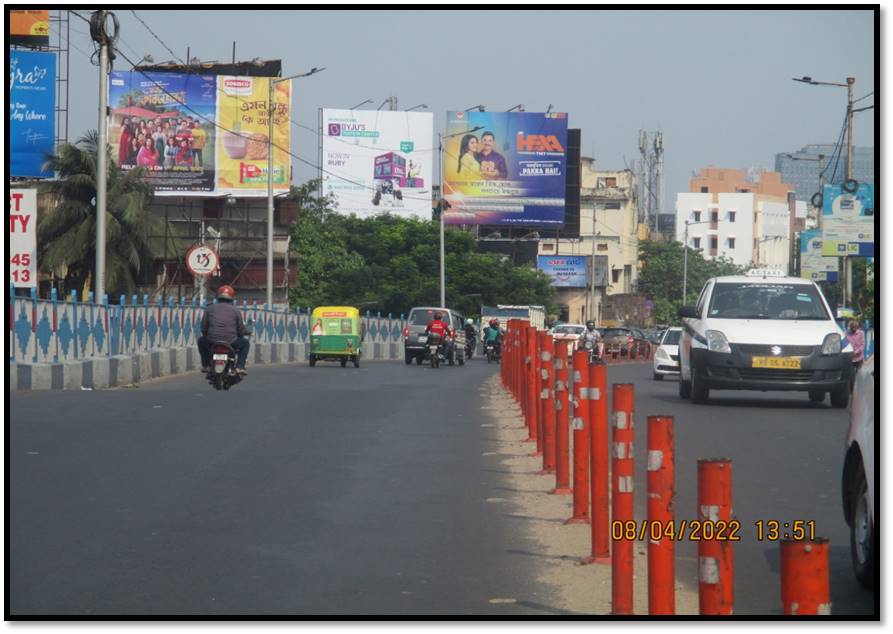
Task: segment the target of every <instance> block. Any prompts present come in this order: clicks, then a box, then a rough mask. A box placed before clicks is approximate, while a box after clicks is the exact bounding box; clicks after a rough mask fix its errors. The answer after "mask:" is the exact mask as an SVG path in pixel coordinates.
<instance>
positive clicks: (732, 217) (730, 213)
mask: <svg viewBox="0 0 893 634" xmlns="http://www.w3.org/2000/svg"><path fill="white" fill-rule="evenodd" d="M729 222H735V212H734V211H730V212H729Z"/></svg>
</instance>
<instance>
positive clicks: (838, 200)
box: [822, 183, 874, 257]
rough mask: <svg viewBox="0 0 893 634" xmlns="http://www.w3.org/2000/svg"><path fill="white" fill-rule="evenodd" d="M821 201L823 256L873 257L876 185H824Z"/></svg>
mask: <svg viewBox="0 0 893 634" xmlns="http://www.w3.org/2000/svg"><path fill="white" fill-rule="evenodd" d="M822 200H823V202H822V231H823V232H824V235H823V236H822V255H824V256H829V257H844V256H848V255H857V256H866V257H874V185H869V184H868V183H860V184H859V187H858V188H857V189H856V191H854V192H852V193H849V192H846V191H844V190H843V188H842V186H841V185H825V191H824V192H823V196H822Z"/></svg>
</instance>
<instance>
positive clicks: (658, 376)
mask: <svg viewBox="0 0 893 634" xmlns="http://www.w3.org/2000/svg"><path fill="white" fill-rule="evenodd" d="M681 337H682V328H667V329H666V330H665V331H664V333H663V335H661V338H660V341H659V343H658V344H657V350H655V351H654V361H653V365H654V380H655V381H663V379H664V377H665V376H666V375H668V374H679V339H680V338H681Z"/></svg>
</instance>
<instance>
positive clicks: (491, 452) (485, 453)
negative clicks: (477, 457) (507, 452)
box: [481, 451, 499, 456]
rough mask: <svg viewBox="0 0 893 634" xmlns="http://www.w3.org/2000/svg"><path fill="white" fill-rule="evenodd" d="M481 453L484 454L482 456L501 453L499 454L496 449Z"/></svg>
mask: <svg viewBox="0 0 893 634" xmlns="http://www.w3.org/2000/svg"><path fill="white" fill-rule="evenodd" d="M481 455H482V456H496V455H499V454H497V453H496V452H495V451H485V452H484V453H482V454H481Z"/></svg>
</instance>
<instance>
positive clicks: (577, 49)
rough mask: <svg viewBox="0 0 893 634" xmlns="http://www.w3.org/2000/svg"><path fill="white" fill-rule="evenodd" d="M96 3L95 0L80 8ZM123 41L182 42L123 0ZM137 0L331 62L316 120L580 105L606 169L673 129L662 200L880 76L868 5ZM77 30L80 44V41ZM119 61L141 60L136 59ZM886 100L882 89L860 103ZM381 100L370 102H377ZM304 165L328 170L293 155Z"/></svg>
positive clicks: (188, 40)
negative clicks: (623, 7) (365, 113)
mask: <svg viewBox="0 0 893 634" xmlns="http://www.w3.org/2000/svg"><path fill="white" fill-rule="evenodd" d="M81 13H82V14H84V15H86V14H87V12H83V11H82V12H81ZM115 13H116V15H117V16H118V18H119V21H120V24H121V40H120V41H119V46H120V47H121V49H122V51H123V52H124V54H125V55H127V56H128V57H129V58H131V59H133V60H134V61H136V60H137V59H139V58H140V57H141V56H142V55H143V54H144V53H150V54H151V55H152V56H153V57H154V59H155V61H156V62H163V61H166V60H169V59H171V58H172V57H173V56H172V55H171V54H170V53H169V52H168V51H166V50H165V48H164V47H163V46H162V44H160V43H159V42H158V41H157V40H156V39H155V38H154V37H153V36H152V35H151V34H150V33H149V32H148V31H147V30H146V28H145V27H144V26H143V25H142V24H140V23H139V22H138V21H137V20H136V18H135V17H134V15H133V14H132V13H131V11H130V10H124V9H119V10H117V11H116V12H115ZM137 14H138V15H139V16H140V17H141V18H142V19H143V20H144V21H145V22H146V23H147V24H148V25H149V27H151V28H152V30H153V31H155V33H156V34H157V35H158V36H159V37H160V38H161V39H162V40H164V42H165V43H166V44H167V45H168V46H170V47H171V48H172V49H173V51H174V53H176V55H177V56H178V57H180V58H182V59H185V57H186V49H187V46H188V47H189V48H190V55H192V56H198V57H200V58H201V59H202V60H203V61H210V60H220V61H227V62H228V61H231V59H232V43H233V41H234V40H235V41H236V42H237V45H236V58H237V59H238V60H249V59H252V58H254V57H261V58H263V59H280V58H281V59H282V61H283V74H284V75H291V74H297V73H301V72H305V71H306V70H308V69H310V68H311V67H313V66H325V67H326V70H325V71H324V72H322V73H320V74H317V75H314V76H312V77H308V78H305V79H299V80H297V81H295V82H294V84H293V94H294V102H293V107H292V118H293V119H294V120H295V121H296V122H298V123H300V124H303V125H306V126H307V127H309V128H311V129H312V130H313V131H315V130H316V128H317V108H319V107H332V108H348V107H350V106H353V105H355V104H357V103H360V102H361V101H363V100H365V99H372V100H373V101H374V104H372V105H371V109H374V108H376V107H377V106H378V105H379V104H380V103H381V102H382V101H383V100H384V99H385V98H387V97H388V96H389V95H395V96H396V97H397V98H398V100H399V102H398V106H399V107H400V108H401V109H403V108H408V107H411V106H414V105H416V104H420V103H425V104H427V105H428V106H429V111H430V112H433V113H434V130H435V134H436V133H437V132H438V131H442V129H443V127H444V119H445V114H444V113H445V111H446V110H450V109H465V108H468V107H470V106H474V105H477V104H483V105H485V106H486V108H487V110H506V109H508V108H511V107H512V106H514V105H516V104H518V103H522V104H524V106H525V109H526V110H527V111H528V112H534V111H545V110H546V108H547V107H548V105H549V104H553V110H555V111H565V112H567V113H569V125H570V126H571V127H575V128H582V131H583V133H582V134H583V136H582V138H583V153H584V155H592V156H594V157H595V158H596V161H597V165H598V167H599V168H600V169H623V168H624V167H626V166H628V165H629V163H630V162H631V161H633V160H635V159H636V158H637V157H638V131H639V130H640V129H642V130H647V131H655V130H661V131H663V134H664V148H665V149H664V152H665V154H664V157H665V171H666V198H665V209H666V210H667V211H672V208H673V204H674V201H675V193H676V192H678V191H686V190H687V189H688V179H689V178H690V177H691V175H692V172H693V171H695V170H697V169H699V168H700V167H705V166H708V165H714V166H721V167H749V166H758V167H760V166H762V167H765V168H768V169H772V168H773V166H774V156H775V153H776V152H780V151H794V150H797V149H799V148H800V147H802V146H804V145H806V144H809V143H833V142H835V141H836V139H837V135H838V133H839V131H840V126H841V124H842V122H843V117H844V114H845V111H846V90H845V89H844V88H834V87H822V86H809V85H806V84H801V83H797V82H793V81H791V78H792V77H801V76H803V75H809V76H812V77H813V78H814V79H816V80H820V81H830V82H841V83H844V82H845V78H846V77H847V76H853V77H856V84H855V97H857V98H858V97H862V96H863V95H865V94H867V93H869V92H872V91H873V90H874V81H875V80H874V75H875V56H874V47H875V42H874V25H873V16H872V13H871V12H870V11H841V10H821V9H814V8H811V9H809V10H801V11H797V10H791V11H768V10H748V11H693V10H689V11H657V10H643V11H471V10H463V11H455V12H448V11H433V12H432V11H424V12H421V11H407V12H401V11H366V10H346V11H334V10H333V11H256V10H252V11H213V12H204V11H170V10H168V11H155V10H148V9H141V10H138V11H137ZM71 26H72V35H71V42H72V51H71V71H70V72H71V86H72V92H71V95H70V102H71V103H70V107H71V121H70V130H69V136H70V137H71V138H72V139H75V138H77V137H78V136H79V135H80V134H81V133H82V132H84V131H85V130H87V129H89V128H95V127H96V125H97V106H98V96H97V95H98V68H97V67H95V66H92V65H91V64H90V62H89V61H88V59H87V57H88V56H87V55H85V54H84V52H86V53H90V52H92V43H91V42H90V38H89V35H88V34H87V33H88V28H87V24H86V23H85V22H83V21H81V20H78V19H77V18H72V22H71ZM74 47H77V48H79V49H81V50H80V51H78V50H75V49H74ZM115 68H116V69H119V70H128V69H129V64H127V63H126V62H125V61H124V60H123V59H122V58H119V59H118V61H117V62H116V63H115ZM871 103H873V100H872V97H869V98H867V99H865V100H863V101H861V102H860V103H859V106H865V105H870V104H871ZM366 108H370V106H366ZM873 117H874V111H873V110H868V111H865V112H862V113H857V114H856V115H855V123H854V128H855V133H854V142H855V144H856V145H860V146H871V145H874V121H873ZM313 131H308V130H306V129H304V128H300V127H297V126H294V127H293V128H292V151H293V152H295V153H296V154H299V155H300V156H302V157H303V158H305V159H307V160H309V161H311V162H312V163H316V162H317V137H316V134H315V132H313ZM295 175H296V180H297V181H304V180H306V179H307V178H310V177H311V176H313V175H314V172H313V170H312V169H311V168H309V167H307V166H305V165H302V164H300V163H298V162H295Z"/></svg>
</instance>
